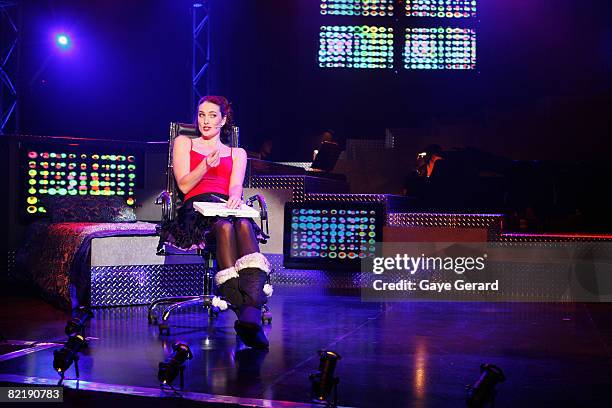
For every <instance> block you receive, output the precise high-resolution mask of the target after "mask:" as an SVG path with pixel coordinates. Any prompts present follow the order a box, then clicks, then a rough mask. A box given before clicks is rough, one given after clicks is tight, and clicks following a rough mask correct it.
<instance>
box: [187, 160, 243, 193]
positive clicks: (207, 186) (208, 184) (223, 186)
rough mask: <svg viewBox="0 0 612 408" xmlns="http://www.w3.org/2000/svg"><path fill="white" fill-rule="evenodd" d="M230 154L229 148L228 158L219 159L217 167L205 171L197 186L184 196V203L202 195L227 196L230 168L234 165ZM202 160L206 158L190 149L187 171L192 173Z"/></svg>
mask: <svg viewBox="0 0 612 408" xmlns="http://www.w3.org/2000/svg"><path fill="white" fill-rule="evenodd" d="M232 153H233V151H232V149H231V148H230V155H229V156H225V157H221V162H220V163H219V165H218V166H217V167H210V168H209V169H208V170H207V171H206V173H205V174H204V176H203V177H202V178H201V179H200V181H199V182H198V184H196V185H195V187H194V188H192V189H191V190H189V192H188V193H187V194H185V201H187V200H188V199H190V198H191V197H195V196H197V195H198V194H203V193H219V194H225V195H229V183H230V176H231V175H232V167H233V164H234V163H233V159H232ZM204 159H206V156H204V155H203V154H200V153H198V152H196V151H194V150H193V148H192V149H191V150H190V151H189V170H190V171H193V169H195V168H196V167H197V166H198V164H200V163H201V162H202V160H204Z"/></svg>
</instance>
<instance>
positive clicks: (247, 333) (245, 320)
mask: <svg viewBox="0 0 612 408" xmlns="http://www.w3.org/2000/svg"><path fill="white" fill-rule="evenodd" d="M271 270H272V268H271V266H270V262H268V260H267V259H266V257H265V256H264V255H263V254H261V253H259V252H254V253H252V254H248V255H245V256H243V257H241V258H239V259H238V260H237V261H236V271H237V272H238V276H239V277H238V281H239V287H240V292H241V293H242V295H243V304H242V306H241V307H240V309H239V313H238V320H237V321H236V323H235V324H234V328H235V329H236V333H237V334H238V337H240V339H241V340H242V341H243V343H244V344H246V345H247V346H249V347H254V348H259V349H265V348H268V346H269V343H268V339H267V338H266V335H265V333H264V332H263V329H262V327H261V308H262V306H263V305H264V304H265V303H266V301H267V300H268V296H267V295H266V293H265V292H264V286H265V285H266V282H267V280H268V275H269V274H270V272H271Z"/></svg>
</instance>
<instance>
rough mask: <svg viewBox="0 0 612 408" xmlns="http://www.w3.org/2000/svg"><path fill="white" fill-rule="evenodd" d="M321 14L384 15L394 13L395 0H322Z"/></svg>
mask: <svg viewBox="0 0 612 408" xmlns="http://www.w3.org/2000/svg"><path fill="white" fill-rule="evenodd" d="M320 8H321V15H324V16H325V15H330V16H363V17H369V16H373V17H377V16H380V17H384V16H392V15H393V0H321V5H320Z"/></svg>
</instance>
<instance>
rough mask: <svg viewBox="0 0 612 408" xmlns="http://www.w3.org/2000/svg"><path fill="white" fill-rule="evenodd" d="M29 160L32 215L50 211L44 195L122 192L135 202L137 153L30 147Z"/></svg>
mask: <svg viewBox="0 0 612 408" xmlns="http://www.w3.org/2000/svg"><path fill="white" fill-rule="evenodd" d="M26 163H27V178H26V179H27V187H26V190H27V194H26V196H25V197H26V198H25V200H26V202H25V203H24V205H25V206H26V212H27V213H28V214H39V213H45V212H46V209H45V207H44V206H43V205H42V203H41V198H42V197H44V196H55V195H58V196H76V195H93V196H100V195H101V196H113V195H118V196H122V197H125V200H126V203H127V204H128V205H133V204H134V203H135V200H134V190H135V186H136V177H137V176H136V165H137V163H136V157H135V156H132V155H124V154H108V153H101V154H97V153H82V152H66V151H64V152H62V151H50V150H44V149H28V150H27V159H26Z"/></svg>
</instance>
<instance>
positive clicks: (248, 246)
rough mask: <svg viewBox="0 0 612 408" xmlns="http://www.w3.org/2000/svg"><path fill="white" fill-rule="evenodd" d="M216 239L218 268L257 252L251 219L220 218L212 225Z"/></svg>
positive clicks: (230, 264) (257, 247) (220, 268)
mask: <svg viewBox="0 0 612 408" xmlns="http://www.w3.org/2000/svg"><path fill="white" fill-rule="evenodd" d="M213 231H214V234H215V239H216V241H217V267H218V268H219V270H222V269H227V268H229V267H232V266H234V264H235V263H236V260H237V259H238V258H240V257H243V256H245V255H248V254H252V253H253V252H259V243H258V242H257V237H256V236H255V232H254V231H253V227H252V225H251V221H250V220H249V219H247V218H236V219H234V220H233V221H230V220H228V219H221V220H219V221H217V222H216V223H215V225H214V227H213Z"/></svg>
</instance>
